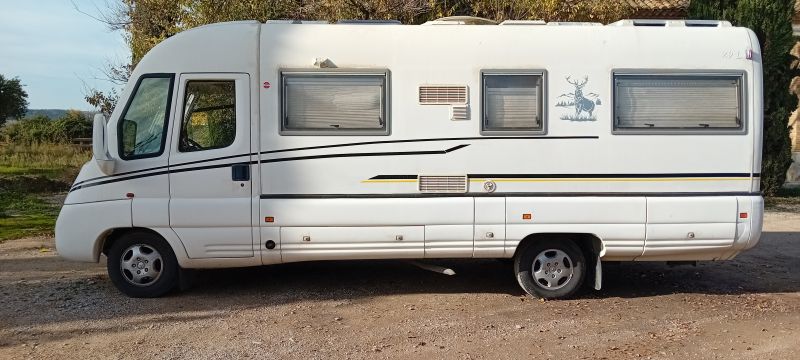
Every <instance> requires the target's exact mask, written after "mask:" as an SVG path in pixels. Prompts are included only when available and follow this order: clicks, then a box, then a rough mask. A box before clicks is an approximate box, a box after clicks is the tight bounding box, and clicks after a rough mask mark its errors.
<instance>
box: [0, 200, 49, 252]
mask: <svg viewBox="0 0 800 360" xmlns="http://www.w3.org/2000/svg"><path fill="white" fill-rule="evenodd" d="M60 207H61V205H60V204H53V203H51V202H48V201H46V200H45V199H44V198H43V197H42V196H39V195H38V194H24V193H20V192H16V191H15V192H11V191H0V242H3V241H5V240H11V239H17V238H21V237H26V236H32V235H39V234H51V233H52V232H53V227H54V226H55V224H56V217H57V216H58V210H59V208H60Z"/></svg>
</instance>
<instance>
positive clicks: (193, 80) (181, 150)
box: [177, 78, 239, 153]
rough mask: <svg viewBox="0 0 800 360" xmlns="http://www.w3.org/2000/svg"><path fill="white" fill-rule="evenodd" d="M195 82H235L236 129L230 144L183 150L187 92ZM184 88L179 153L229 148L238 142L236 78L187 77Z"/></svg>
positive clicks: (234, 113)
mask: <svg viewBox="0 0 800 360" xmlns="http://www.w3.org/2000/svg"><path fill="white" fill-rule="evenodd" d="M193 82H196V83H219V82H232V83H233V121H234V123H233V124H234V128H233V130H234V132H233V138H232V139H231V142H230V143H229V144H228V145H225V146H221V147H211V148H204V149H199V150H183V149H181V138H182V136H183V125H184V121H185V120H186V119H184V117H185V116H186V94H187V91H186V90H187V89H188V88H189V84H190V83H193ZM183 89H184V90H183V99H182V100H181V112H180V114H181V118H180V122H179V125H178V147H177V150H178V152H179V153H196V152H201V151H208V150H218V149H225V148H229V147H231V146H233V144H234V143H235V142H236V133H237V132H238V131H237V130H238V128H239V123H238V122H239V120H238V119H237V115H238V114H237V113H236V96H237V94H236V79H225V78H220V79H187V80H186V81H185V82H184V83H183Z"/></svg>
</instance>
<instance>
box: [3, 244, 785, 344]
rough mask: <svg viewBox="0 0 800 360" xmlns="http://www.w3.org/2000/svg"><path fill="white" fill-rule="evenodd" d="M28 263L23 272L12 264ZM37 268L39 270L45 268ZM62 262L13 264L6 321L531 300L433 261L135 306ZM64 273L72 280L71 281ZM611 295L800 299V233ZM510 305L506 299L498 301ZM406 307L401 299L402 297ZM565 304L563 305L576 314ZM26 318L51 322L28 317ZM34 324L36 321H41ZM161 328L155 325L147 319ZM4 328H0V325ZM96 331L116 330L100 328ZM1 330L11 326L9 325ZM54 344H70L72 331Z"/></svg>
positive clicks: (610, 272)
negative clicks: (427, 265) (380, 302)
mask: <svg viewBox="0 0 800 360" xmlns="http://www.w3.org/2000/svg"><path fill="white" fill-rule="evenodd" d="M16 261H19V262H27V264H14V266H8V265H10V264H11V262H16ZM37 262H39V263H38V264H37ZM59 262H61V260H60V259H59V260H56V261H54V259H53V258H29V259H8V260H5V259H4V260H2V261H0V265H3V267H4V268H19V267H22V266H25V267H29V268H30V269H33V270H35V271H32V272H29V274H30V273H33V274H34V275H35V276H33V277H34V278H35V279H37V280H23V281H20V280H15V279H14V272H13V271H12V272H7V273H6V274H5V276H4V278H3V279H4V280H3V281H2V284H0V285H2V286H1V287H2V289H0V295H2V296H3V298H4V299H5V300H4V306H3V308H2V309H0V316H2V318H4V319H6V320H7V321H5V325H11V326H25V324H26V323H29V322H35V323H36V325H46V324H48V323H56V322H69V321H74V322H77V323H81V322H87V321H88V322H90V323H91V322H92V321H95V320H107V319H112V318H115V317H116V318H117V321H122V322H124V323H125V324H131V325H132V326H135V325H136V324H138V323H140V322H142V321H144V320H141V317H152V316H159V318H158V319H157V320H155V321H158V322H174V321H191V320H194V319H200V318H207V317H214V316H218V314H217V312H218V311H228V310H231V309H233V310H236V309H250V308H260V307H264V308H270V307H274V306H279V305H287V304H289V305H291V304H294V303H299V302H304V303H305V304H308V303H309V302H310V303H314V302H315V301H346V302H358V301H369V300H370V299H372V298H376V297H403V296H408V295H414V294H426V295H428V294H429V295H430V297H431V299H435V297H436V296H438V295H440V294H464V295H465V296H470V295H471V294H482V295H492V294H498V295H506V296H511V297H522V296H524V293H523V292H522V291H521V290H520V288H519V286H518V285H517V283H516V280H515V279H514V276H513V274H512V269H511V265H510V264H509V263H508V262H507V261H506V262H503V261H498V260H441V261H431V262H432V263H436V264H439V265H443V266H447V267H450V268H452V269H454V270H455V271H456V275H455V276H446V275H442V274H438V273H433V272H430V271H425V270H422V269H419V268H417V267H414V266H413V265H411V264H409V263H407V262H404V261H343V262H312V263H296V264H285V265H277V266H267V267H260V268H244V269H224V270H203V271H197V272H196V273H195V275H194V279H193V281H192V287H191V288H189V289H188V290H185V291H182V292H176V293H174V294H171V295H170V296H167V297H164V298H160V299H130V298H127V297H124V296H123V295H121V294H120V293H118V292H117V291H116V289H115V288H114V287H113V285H111V283H110V281H109V280H108V277H107V276H106V275H105V274H104V272H103V270H104V269H102V268H101V267H99V266H97V265H91V266H92V267H91V268H90V269H89V270H91V271H83V270H77V271H73V272H72V273H73V276H68V275H58V276H57V275H49V276H48V275H47V274H48V273H53V274H57V273H58V270H59V269H60V268H63V267H64V266H65V263H63V262H61V264H60V265H59ZM62 274H63V272H62ZM603 277H604V284H603V290H601V291H593V290H587V291H585V292H584V294H583V295H582V297H581V299H582V301H584V302H585V301H586V300H589V301H595V300H599V301H603V300H604V299H609V298H647V297H653V296H662V295H670V294H707V295H741V294H758V293H792V292H800V233H794V232H771V233H765V234H764V237H763V238H762V241H761V243H760V244H759V245H758V246H757V247H756V248H754V249H753V250H750V251H748V252H745V253H743V254H742V255H740V256H739V257H737V258H736V259H735V260H732V261H725V262H706V263H700V264H699V265H698V266H697V267H691V266H683V267H669V266H667V265H666V264H664V263H622V264H617V265H610V264H609V265H608V266H605V268H604V276H603ZM490 298H492V299H499V300H498V301H503V297H500V298H497V297H491V296H490ZM398 299H400V298H398ZM569 304H570V302H568V301H567V302H562V305H560V306H569ZM27 312H45V313H48V314H52V316H49V317H47V319H46V320H44V321H42V319H41V317H33V316H30V317H27V316H26V315H25V314H26V313H27ZM34 319H35V320H34ZM148 321H151V322H152V321H153V320H148ZM2 324H3V323H2V322H0V325H2ZM96 325H97V326H98V327H96V328H95V327H92V331H112V330H113V328H114V326H106V324H105V323H97V324H96ZM0 330H2V326H0ZM52 336H54V337H56V338H60V337H63V338H68V337H70V336H72V335H71V334H70V333H69V332H68V331H67V332H64V333H61V334H56V333H53V334H52Z"/></svg>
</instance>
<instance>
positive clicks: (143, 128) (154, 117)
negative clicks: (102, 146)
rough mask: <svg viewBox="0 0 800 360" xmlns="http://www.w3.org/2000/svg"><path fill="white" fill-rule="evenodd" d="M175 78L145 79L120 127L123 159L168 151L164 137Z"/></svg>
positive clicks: (140, 82) (142, 80) (155, 154)
mask: <svg viewBox="0 0 800 360" xmlns="http://www.w3.org/2000/svg"><path fill="white" fill-rule="evenodd" d="M171 89H172V77H145V78H142V79H141V80H140V81H139V84H138V85H137V87H136V92H135V93H134V94H133V98H132V99H131V101H130V102H129V105H128V108H127V109H126V111H125V113H124V114H123V116H122V121H121V122H120V127H119V139H120V154H121V155H122V158H123V159H135V158H140V157H150V156H157V155H159V154H161V153H162V152H163V151H164V140H165V139H164V136H165V133H166V131H165V130H166V122H167V120H166V119H167V116H168V115H169V114H168V108H169V99H170V91H171Z"/></svg>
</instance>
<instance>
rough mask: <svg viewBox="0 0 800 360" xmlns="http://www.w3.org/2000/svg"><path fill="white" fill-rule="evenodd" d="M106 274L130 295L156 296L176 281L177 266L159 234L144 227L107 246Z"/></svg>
mask: <svg viewBox="0 0 800 360" xmlns="http://www.w3.org/2000/svg"><path fill="white" fill-rule="evenodd" d="M107 268H108V276H109V277H110V278H111V282H113V283H114V285H115V286H116V287H117V289H119V291H121V292H122V293H123V294H125V295H128V296H130V297H136V298H146V297H159V296H161V295H164V294H166V293H168V292H169V291H171V290H172V289H174V288H175V287H176V285H177V284H178V272H179V271H180V267H179V266H178V261H177V260H176V259H175V254H174V253H173V252H172V248H170V246H169V245H168V244H167V243H166V242H165V241H164V239H162V238H161V237H159V236H157V235H155V234H151V233H148V232H143V231H136V232H130V233H127V234H125V235H122V236H121V237H120V238H119V239H117V240H116V241H115V242H114V243H113V244H112V245H111V248H110V249H109V250H108V263H107Z"/></svg>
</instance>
